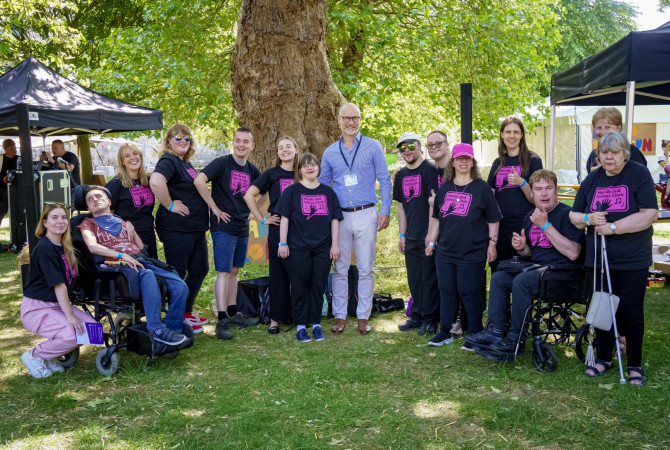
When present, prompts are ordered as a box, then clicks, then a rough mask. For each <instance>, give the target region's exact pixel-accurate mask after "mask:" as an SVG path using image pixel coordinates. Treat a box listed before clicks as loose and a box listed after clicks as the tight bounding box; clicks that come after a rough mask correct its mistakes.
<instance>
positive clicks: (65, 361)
mask: <svg viewBox="0 0 670 450" xmlns="http://www.w3.org/2000/svg"><path fill="white" fill-rule="evenodd" d="M78 359H79V347H77V348H75V349H74V350H72V351H71V352H70V353H66V354H65V355H62V356H59V357H58V358H56V361H57V362H58V364H60V365H61V366H63V367H65V368H66V369H69V368H70V367H72V366H74V365H75V363H76V362H77V360H78Z"/></svg>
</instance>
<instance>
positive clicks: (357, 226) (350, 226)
mask: <svg viewBox="0 0 670 450" xmlns="http://www.w3.org/2000/svg"><path fill="white" fill-rule="evenodd" d="M337 123H338V124H339V126H340V129H341V130H342V135H341V136H340V139H339V140H337V141H336V142H334V143H333V144H331V145H330V146H328V148H326V150H325V151H324V153H323V160H322V161H321V175H320V176H319V181H320V182H321V183H323V184H325V185H331V184H332V186H333V189H334V190H335V193H336V194H337V198H338V200H339V201H340V205H341V206H342V211H343V213H344V220H343V221H342V222H341V224H340V242H339V245H340V250H341V252H342V256H341V257H340V259H339V260H338V261H337V262H336V263H335V273H334V275H333V315H334V316H335V325H333V328H332V331H333V333H336V334H340V333H342V332H343V331H344V328H345V324H346V319H347V303H348V301H347V300H348V294H349V283H348V273H349V264H350V262H351V250H352V249H355V250H356V261H357V266H358V273H359V278H358V307H357V308H356V317H357V318H358V332H359V333H361V334H368V333H369V332H370V325H369V324H368V319H369V317H370V313H371V312H372V296H373V293H374V284H375V274H374V263H375V255H376V246H377V232H378V231H381V230H383V229H384V228H386V227H388V225H389V216H390V214H391V177H390V176H389V171H388V166H387V165H386V157H385V156H384V150H383V149H382V146H381V144H380V143H379V141H377V140H376V139H372V138H370V137H367V136H363V135H362V134H361V132H360V131H359V129H360V127H361V110H360V108H359V107H358V106H356V105H355V104H353V103H346V104H344V105H342V107H341V108H340V111H339V114H338V116H337ZM376 181H379V192H380V194H381V203H382V204H381V210H380V211H379V214H378V213H377V208H376V204H377V202H378V200H377V193H376V190H375V183H376Z"/></svg>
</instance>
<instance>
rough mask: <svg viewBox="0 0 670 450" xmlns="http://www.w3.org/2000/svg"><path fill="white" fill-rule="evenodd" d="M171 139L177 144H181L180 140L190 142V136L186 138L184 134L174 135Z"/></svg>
mask: <svg viewBox="0 0 670 450" xmlns="http://www.w3.org/2000/svg"><path fill="white" fill-rule="evenodd" d="M172 139H174V140H175V141H177V142H181V140H182V139H183V140H185V141H186V142H191V136H186V135H185V134H175V135H174V136H172Z"/></svg>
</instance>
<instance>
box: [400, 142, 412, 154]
mask: <svg viewBox="0 0 670 450" xmlns="http://www.w3.org/2000/svg"><path fill="white" fill-rule="evenodd" d="M415 149H416V145H414V144H407V145H401V146H400V147H398V153H405V152H406V151H407V150H409V151H410V152H413V151H414V150H415Z"/></svg>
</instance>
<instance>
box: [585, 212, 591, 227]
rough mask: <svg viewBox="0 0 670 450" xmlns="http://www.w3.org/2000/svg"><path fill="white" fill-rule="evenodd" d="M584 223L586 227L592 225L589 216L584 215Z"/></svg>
mask: <svg viewBox="0 0 670 450" xmlns="http://www.w3.org/2000/svg"><path fill="white" fill-rule="evenodd" d="M584 223H585V224H586V225H591V224H590V223H589V215H588V214H584Z"/></svg>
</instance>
